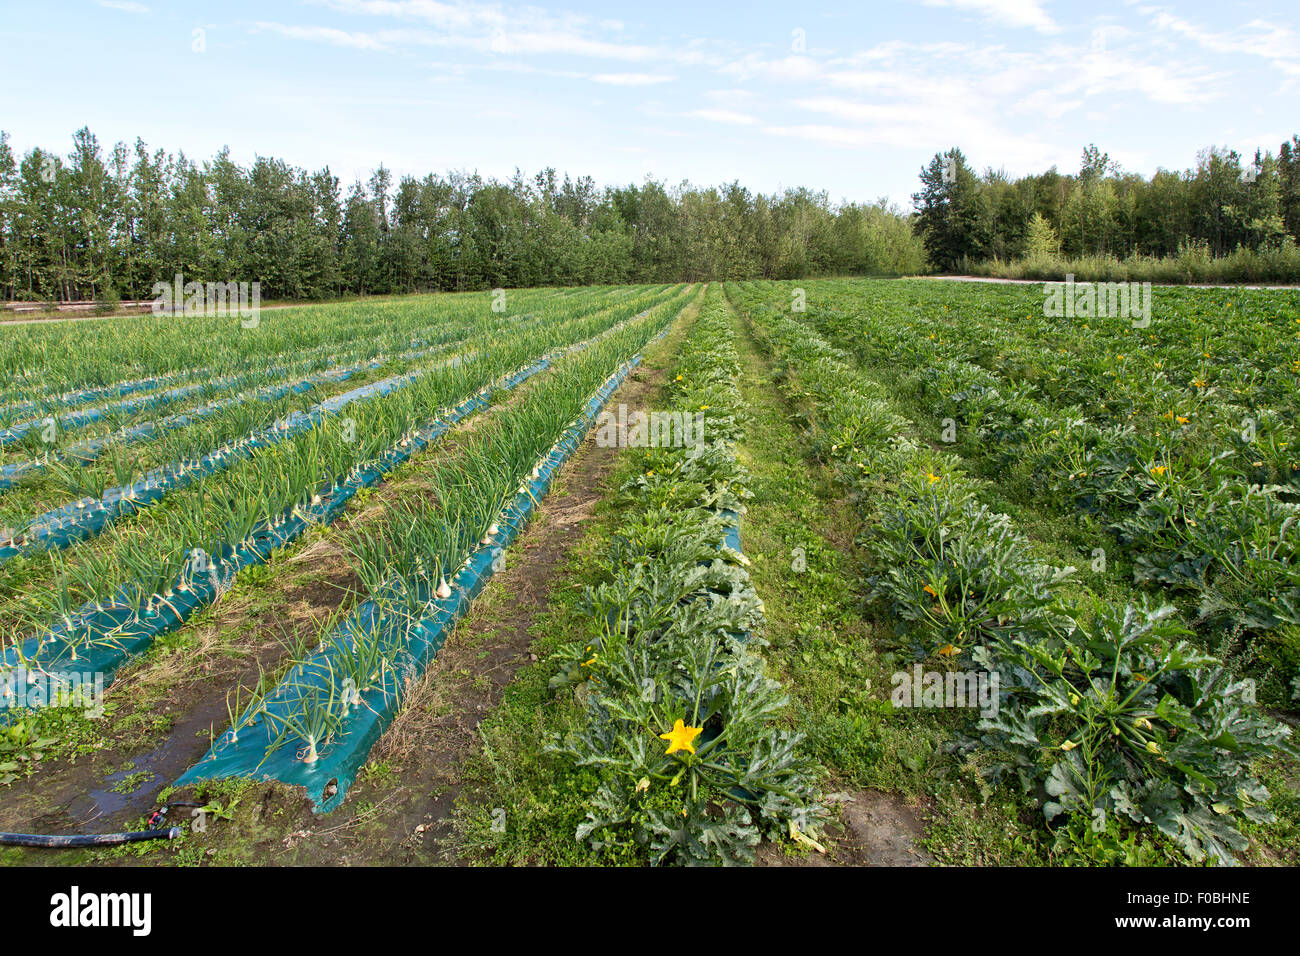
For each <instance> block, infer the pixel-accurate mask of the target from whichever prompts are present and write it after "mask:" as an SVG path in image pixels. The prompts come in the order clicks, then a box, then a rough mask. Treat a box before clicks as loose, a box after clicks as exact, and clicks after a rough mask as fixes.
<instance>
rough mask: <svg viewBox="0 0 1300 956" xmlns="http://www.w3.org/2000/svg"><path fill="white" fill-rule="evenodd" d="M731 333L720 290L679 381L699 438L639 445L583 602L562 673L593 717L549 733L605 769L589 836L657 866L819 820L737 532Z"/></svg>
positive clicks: (739, 506)
mask: <svg viewBox="0 0 1300 956" xmlns="http://www.w3.org/2000/svg"><path fill="white" fill-rule="evenodd" d="M733 334H734V332H733V327H732V321H731V313H730V310H729V309H728V308H727V307H726V305H725V303H723V302H722V301H720V295H719V293H718V292H717V288H716V286H715V287H712V288H710V290H709V291H708V292H707V293H706V297H705V301H704V305H703V309H702V311H701V314H700V316H699V318H698V319H697V320H696V322H695V324H694V326H693V327H692V329H691V331H690V334H689V337H688V338H687V340H686V344H685V346H684V347H683V349H682V352H681V358H680V361H679V363H678V365H677V368H676V376H675V378H674V381H673V385H672V387H671V390H670V391H671V395H672V403H673V407H674V409H675V410H676V411H678V412H680V413H683V414H686V415H690V416H694V415H702V416H703V436H702V438H701V440H700V441H698V442H697V443H695V444H693V445H690V446H686V447H670V448H654V449H650V450H647V451H645V452H643V453H634V454H637V456H638V459H639V460H638V474H637V475H636V477H634V478H632V479H631V480H629V481H628V482H627V483H626V484H625V485H624V486H623V487H622V488H621V490H620V492H619V495H618V499H617V500H618V503H619V505H620V506H621V509H622V510H621V512H620V513H621V514H622V515H624V519H623V522H622V524H621V525H620V526H619V528H618V530H617V531H616V532H615V535H614V537H613V539H612V540H611V541H610V543H609V546H608V548H607V550H606V552H605V553H604V555H603V556H602V558H601V560H600V564H601V565H602V566H603V567H604V568H605V574H604V575H603V577H604V580H602V581H601V582H600V583H598V584H596V585H595V586H592V587H588V588H587V589H586V590H585V592H584V595H583V598H582V603H581V605H580V606H581V607H583V608H584V610H585V613H586V614H587V615H588V616H589V617H590V618H591V620H592V621H593V627H594V628H595V632H594V633H592V634H591V635H590V639H589V640H585V641H582V642H580V643H575V644H572V645H570V646H569V647H568V648H567V649H566V650H565V652H564V653H563V654H562V657H563V658H565V659H567V663H566V664H565V665H564V666H563V667H562V669H561V671H560V673H559V674H557V676H556V677H555V679H554V680H553V681H552V684H553V685H555V686H560V685H564V684H573V685H575V686H577V687H578V688H580V689H581V693H583V694H585V695H586V705H585V720H584V725H583V726H582V727H581V728H580V729H579V730H578V731H576V732H575V733H573V734H570V735H568V736H567V737H565V738H564V739H562V740H561V739H556V740H555V741H554V742H553V743H552V745H551V746H552V749H554V750H556V751H558V752H560V753H562V754H564V755H565V756H567V757H568V758H569V759H571V760H572V761H574V762H575V764H576V765H578V766H583V767H590V768H593V769H594V770H595V771H596V773H597V774H598V784H597V785H596V786H595V787H594V792H593V793H592V794H591V795H590V807H591V809H590V810H589V812H588V815H587V821H586V822H585V823H583V824H582V825H581V826H580V827H579V828H578V831H577V837H578V839H579V840H585V841H587V842H588V843H590V844H591V845H592V846H593V847H609V846H614V847H617V846H621V845H635V846H637V847H638V848H640V849H641V850H642V851H643V852H646V853H647V854H648V855H649V857H650V859H651V860H652V861H653V862H655V863H661V862H678V863H692V862H693V863H736V862H747V861H751V860H752V858H753V853H754V847H755V846H756V845H757V843H758V841H759V838H760V835H761V834H762V833H763V832H768V833H770V834H781V835H783V836H789V835H792V834H797V835H798V836H799V838H801V839H803V840H809V839H810V838H809V837H807V836H806V835H805V834H806V833H807V832H808V831H809V830H811V829H812V828H813V827H814V826H815V825H816V823H817V821H818V819H819V817H820V810H819V808H818V806H817V803H816V796H815V787H814V774H813V771H812V768H811V766H810V764H809V762H808V761H807V759H806V758H805V757H804V756H803V755H802V754H801V753H800V751H799V749H798V744H799V741H800V735H798V734H795V733H792V732H790V731H787V730H785V729H781V728H779V727H778V726H777V725H776V724H777V721H778V720H779V718H780V715H781V713H782V712H783V710H784V708H785V706H786V697H785V695H784V693H783V692H782V690H781V687H780V685H779V684H778V683H777V682H776V681H774V680H771V679H770V678H768V677H766V676H765V675H764V673H763V664H762V660H761V658H760V657H759V656H758V654H757V653H756V652H755V649H754V643H755V641H754V639H753V638H752V637H751V635H752V633H753V632H754V631H756V630H758V629H759V628H760V627H761V626H762V621H763V606H762V602H761V601H760V600H759V599H758V596H757V594H756V593H755V592H754V588H753V585H752V584H751V582H750V579H749V574H748V572H747V571H746V570H745V565H746V564H747V563H748V562H747V561H746V560H745V558H744V556H743V554H742V553H741V551H740V539H739V533H738V528H739V521H740V514H741V513H743V512H744V510H745V506H744V503H743V502H744V499H746V498H747V497H749V496H750V492H749V490H748V489H747V487H746V485H747V483H748V478H747V475H746V473H745V470H744V469H743V467H742V466H741V465H740V464H739V462H738V461H737V459H736V451H735V443H736V441H737V440H738V439H739V437H740V436H741V434H742V424H741V421H742V419H743V415H744V412H743V409H742V402H741V398H740V394H739V392H738V390H737V388H736V384H735V379H736V376H737V374H738V373H739V370H740V365H739V361H738V359H737V355H736V350H735V347H734V345H733V342H732V337H733ZM665 741H666V743H665Z"/></svg>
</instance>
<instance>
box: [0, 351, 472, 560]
mask: <svg viewBox="0 0 1300 956" xmlns="http://www.w3.org/2000/svg"><path fill="white" fill-rule="evenodd" d="M454 344H456V343H455V342H452V343H448V344H444V345H434V346H430V347H429V348H425V349H419V350H416V351H413V352H406V353H403V356H404V357H406V358H415V357H419V356H421V355H427V354H430V353H433V352H437V351H442V350H445V349H446V348H449V347H450V346H451V345H454ZM387 361H388V360H387V359H384V358H377V359H372V360H371V361H369V362H362V363H359V364H356V365H351V366H346V367H343V368H334V369H326V370H325V371H323V372H317V373H315V374H314V375H309V376H307V377H306V378H303V379H302V380H300V381H298V382H294V383H293V384H289V385H275V386H270V387H267V388H262V389H259V390H257V391H256V392H253V393H246V394H243V395H233V396H231V397H229V398H223V399H219V400H217V401H214V402H210V403H209V404H207V405H204V406H202V407H201V408H197V409H191V410H189V411H186V412H179V413H177V414H175V415H170V416H168V417H167V418H162V419H159V420H157V421H153V422H145V423H143V424H141V425H136V426H134V427H132V428H128V429H126V430H125V431H123V432H119V433H118V434H116V435H109V436H107V437H105V438H96V439H93V440H91V441H85V442H79V443H77V444H75V445H71V446H69V447H68V448H67V450H66V452H65V454H64V456H63V457H64V458H65V459H68V458H82V459H86V460H88V459H91V458H94V457H95V456H96V455H98V454H99V453H100V452H101V451H102V450H103V449H104V448H106V447H107V446H108V445H110V444H115V443H123V442H132V441H135V440H136V439H139V438H148V437H150V436H152V435H153V434H155V433H157V432H164V431H174V430H176V429H178V428H184V427H186V426H187V425H192V424H194V423H195V422H197V421H201V420H203V419H205V418H208V417H209V416H211V415H215V414H216V413H217V412H219V411H221V410H222V409H224V408H229V407H232V406H234V405H240V404H243V403H244V402H250V401H259V402H274V401H277V400H279V399H281V398H283V397H284V396H285V395H288V394H290V393H293V394H295V395H301V394H303V393H304V392H308V391H310V390H311V389H312V388H314V387H315V386H317V385H319V384H321V383H322V382H346V381H347V380H348V379H349V378H352V376H354V375H356V374H358V373H364V372H370V371H373V370H375V369H377V368H380V367H381V366H383V365H384V364H385V363H386V362H387ZM46 467H47V462H45V461H44V460H42V459H35V460H33V461H24V462H18V463H16V464H11V465H4V466H2V467H0V492H2V491H6V490H8V489H9V488H12V487H13V486H14V485H15V484H17V483H18V482H19V481H21V480H22V479H23V478H24V477H25V476H27V475H29V474H31V473H33V472H36V471H41V470H43V469H44V468H46ZM40 520H41V519H40V518H38V519H37V521H40ZM0 560H3V557H2V556H0Z"/></svg>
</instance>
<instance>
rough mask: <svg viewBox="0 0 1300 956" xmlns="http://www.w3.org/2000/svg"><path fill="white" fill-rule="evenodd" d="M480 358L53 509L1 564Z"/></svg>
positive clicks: (72, 538)
mask: <svg viewBox="0 0 1300 956" xmlns="http://www.w3.org/2000/svg"><path fill="white" fill-rule="evenodd" d="M478 354H479V353H478V352H477V351H476V352H472V353H469V355H468V356H456V357H455V358H453V359H449V360H448V361H447V362H442V363H439V364H438V365H435V366H431V367H430V368H428V369H422V370H418V371H415V372H407V373H404V374H402V375H397V376H393V377H392V378H386V379H383V380H381V381H378V382H371V383H370V384H368V385H362V386H361V387H360V388H354V389H352V390H351V391H349V392H344V393H343V394H341V395H336V396H334V397H333V398H330V399H327V400H325V401H324V402H320V403H319V404H317V405H315V406H313V407H312V410H311V411H310V412H294V413H293V414H291V415H289V416H288V417H287V418H283V419H281V420H280V421H279V422H277V423H276V424H274V425H271V426H269V427H268V428H265V429H263V430H262V431H261V432H259V433H258V434H257V435H254V436H251V437H245V438H242V439H239V440H237V441H235V442H228V443H227V444H225V445H223V446H221V447H220V448H218V449H216V450H214V451H211V452H208V453H207V454H206V455H204V456H203V457H202V458H200V459H198V461H197V462H194V463H186V462H174V463H172V464H171V465H168V466H167V467H165V468H159V469H156V470H154V471H152V472H150V473H149V474H147V475H145V476H144V477H143V478H141V479H140V480H139V481H136V482H134V483H133V484H130V485H122V486H119V487H116V488H110V489H109V490H108V491H106V492H105V493H104V496H103V497H102V498H100V499H99V500H98V501H96V500H94V499H93V498H83V499H81V500H80V501H74V502H72V503H71V504H67V505H63V506H62V507H60V508H56V509H54V510H52V511H47V512H45V513H44V514H42V515H39V516H37V517H36V518H35V519H34V520H33V521H32V523H31V524H30V525H28V527H27V528H26V529H25V530H24V532H23V536H24V537H25V538H26V539H27V540H26V541H25V543H23V544H21V545H8V546H6V547H3V548H0V563H3V562H4V561H7V560H9V559H10V558H12V557H14V556H15V555H19V554H23V553H26V552H31V551H36V550H40V549H49V548H54V549H58V548H65V547H67V546H68V545H70V544H72V543H74V542H76V541H81V540H83V539H85V538H89V537H93V536H94V535H96V534H98V533H99V532H100V531H101V530H103V528H104V526H105V525H107V524H108V523H109V522H111V521H114V520H116V519H117V518H118V517H120V516H121V515H124V514H131V513H133V512H135V511H140V510H143V509H144V508H147V507H148V506H150V505H152V504H154V503H155V502H156V501H158V500H160V499H161V498H163V497H164V496H166V495H167V494H168V493H169V492H171V491H174V490H176V489H178V488H184V487H186V486H187V485H189V484H191V483H193V482H194V481H196V480H198V479H199V478H203V477H206V476H207V475H210V474H214V473H216V472H218V471H221V470H222V469H224V468H227V467H229V466H230V465H231V464H233V463H234V462H237V461H241V460H243V459H245V458H248V457H249V456H251V455H252V454H253V452H255V451H257V450H258V449H260V448H264V447H267V446H269V445H274V444H278V443H279V442H281V441H283V440H284V439H286V438H289V437H291V436H293V435H296V434H298V433H299V432H303V431H306V430H308V429H311V428H314V427H315V426H316V425H317V424H318V423H319V422H320V421H322V420H323V418H324V416H325V413H327V412H336V411H338V410H339V409H341V408H343V407H344V406H345V405H348V404H350V403H351V402H353V401H356V400H358V399H361V398H371V397H373V396H376V395H379V396H383V395H388V394H390V393H392V392H395V391H397V389H399V388H402V387H404V386H406V385H408V384H410V383H411V382H412V381H414V380H415V379H416V378H419V377H420V376H422V375H424V374H427V373H428V372H430V371H432V370H433V369H434V368H442V367H446V366H454V365H458V364H460V363H461V362H463V361H464V360H465V359H466V358H467V357H477V356H478Z"/></svg>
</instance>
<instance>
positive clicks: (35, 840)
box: [0, 827, 181, 849]
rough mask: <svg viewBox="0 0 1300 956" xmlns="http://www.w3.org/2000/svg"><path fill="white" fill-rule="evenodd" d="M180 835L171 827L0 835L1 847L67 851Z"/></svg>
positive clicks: (167, 838)
mask: <svg viewBox="0 0 1300 956" xmlns="http://www.w3.org/2000/svg"><path fill="white" fill-rule="evenodd" d="M180 835H181V828H180V827H170V828H168V829H166V830H134V831H131V832H129V833H83V834H80V835H78V836H48V835H45V834H39V833H0V845H4V846H39V847H50V848H54V849H66V848H70V847H80V846H117V845H119V844H122V843H137V842H139V841H140V840H175V839H176V838H177V837H179V836H180Z"/></svg>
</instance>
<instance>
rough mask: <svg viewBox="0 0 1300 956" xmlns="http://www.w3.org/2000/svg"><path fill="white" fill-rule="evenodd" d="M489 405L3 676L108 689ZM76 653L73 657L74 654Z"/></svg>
mask: <svg viewBox="0 0 1300 956" xmlns="http://www.w3.org/2000/svg"><path fill="white" fill-rule="evenodd" d="M549 365H550V360H549V359H546V358H543V359H539V360H538V361H537V362H534V363H533V364H532V365H530V366H528V367H526V368H524V369H521V370H519V371H517V372H514V373H512V374H511V375H509V376H507V377H505V378H504V379H502V380H501V382H500V383H499V384H498V385H496V386H495V387H494V388H493V391H497V390H508V389H511V388H514V387H515V386H516V385H518V384H519V383H520V382H523V381H525V380H526V379H528V378H531V377H532V376H533V375H536V374H537V373H538V372H540V371H542V370H543V369H545V368H547V367H549ZM488 404H489V402H488V399H487V398H485V397H484V396H483V394H482V393H479V394H475V395H473V396H471V397H470V398H468V399H466V400H465V401H463V402H461V403H460V404H459V405H457V406H456V407H455V408H453V409H452V410H451V411H450V412H449V413H447V414H446V415H445V416H443V417H441V418H439V419H438V420H437V421H436V422H435V423H433V424H432V425H430V426H428V427H426V428H424V429H422V430H421V431H419V432H417V433H416V434H415V435H414V436H412V438H411V441H409V442H408V443H406V444H404V445H403V444H399V445H398V446H396V447H394V448H391V449H389V451H388V452H387V453H386V454H385V455H384V457H383V458H382V459H380V460H379V461H378V462H377V463H374V464H372V465H370V466H368V467H366V468H365V469H363V470H361V471H358V472H354V473H353V474H352V476H351V477H349V478H348V479H347V480H346V481H344V482H342V483H341V484H340V485H339V486H338V487H337V488H336V489H334V490H333V491H331V492H329V493H328V494H326V495H322V496H321V501H320V503H319V504H315V505H312V506H310V507H307V508H305V509H295V510H292V511H290V512H289V513H287V514H286V515H284V516H282V517H281V519H280V520H279V521H276V522H272V523H269V524H264V525H262V526H260V527H259V528H258V529H256V530H255V531H254V532H253V533H252V534H251V535H250V536H249V539H248V541H247V543H242V544H239V545H229V544H227V545H224V546H223V547H222V550H221V553H220V554H219V555H213V556H209V566H208V570H207V571H202V572H194V571H191V570H189V568H188V566H187V568H186V570H183V571H182V572H181V575H180V577H179V578H178V580H177V582H176V585H175V587H173V589H172V595H171V596H170V597H165V598H164V597H162V596H158V595H155V596H154V598H153V599H151V600H150V601H149V602H147V603H146V605H145V606H144V607H137V606H135V605H126V604H117V605H114V604H108V605H105V604H104V603H103V602H101V603H99V604H94V603H92V604H88V605H87V606H86V607H85V608H84V609H83V610H84V611H85V614H84V615H83V616H82V617H81V618H79V619H78V621H77V622H76V624H75V625H74V626H73V628H71V629H69V628H68V627H67V626H66V625H59V626H58V627H57V628H55V629H52V630H51V632H50V634H49V635H48V636H47V637H46V638H44V639H42V638H36V637H32V638H29V639H28V640H27V641H25V642H24V643H23V645H22V648H21V654H20V653H19V652H18V650H17V649H15V648H10V649H9V650H7V651H6V652H5V653H4V655H3V656H0V672H2V671H6V670H8V669H10V668H17V667H23V666H30V667H34V668H37V669H41V670H46V671H51V669H52V667H53V666H54V665H66V666H67V668H68V669H69V670H75V671H77V672H79V673H85V672H88V671H89V672H96V673H102V674H103V675H104V680H105V685H107V684H108V683H111V681H112V675H113V673H114V672H115V671H116V670H117V668H118V667H120V666H121V665H122V663H123V662H124V661H125V660H126V659H127V658H129V657H131V656H132V655H134V654H136V653H138V652H139V651H141V650H143V649H144V648H145V647H147V646H148V645H149V644H150V643H151V642H152V641H153V640H154V638H156V637H158V636H159V635H161V634H164V633H167V632H168V631H171V630H174V629H175V628H177V627H179V626H180V625H181V624H183V623H184V622H185V621H186V620H188V619H189V617H190V615H192V614H193V613H194V611H195V610H197V609H199V608H201V607H204V606H206V605H208V604H210V603H211V602H212V601H214V600H215V599H216V598H217V597H218V595H219V594H220V593H221V591H222V590H223V589H224V588H225V587H226V586H228V584H229V582H230V581H231V580H232V579H233V578H234V576H235V574H237V573H238V572H239V571H240V570H242V569H243V568H245V567H248V566H249V565H252V564H260V563H262V562H264V561H266V560H267V559H268V558H269V557H270V555H271V554H272V552H274V551H275V550H276V549H277V548H280V547H283V546H284V545H285V544H287V543H288V542H290V541H292V540H293V539H295V538H296V537H298V536H299V535H300V534H302V533H303V532H304V531H305V530H307V528H308V527H310V526H311V525H313V524H329V523H330V522H332V521H333V520H334V519H335V518H336V517H337V516H338V515H339V513H340V512H341V511H342V509H343V508H344V507H345V506H346V505H347V503H348V501H349V500H351V498H352V497H353V495H355V494H356V493H357V492H358V491H360V490H361V489H362V488H365V487H367V486H369V485H372V484H374V483H375V482H376V481H378V480H379V479H380V478H381V477H382V476H383V475H384V474H386V473H387V472H389V471H391V470H392V469H393V468H396V467H397V466H398V465H400V464H402V463H403V462H405V461H406V460H407V459H409V458H410V457H411V456H412V455H414V454H415V453H416V452H418V451H420V450H422V449H424V448H425V447H427V446H428V445H430V444H431V443H433V442H435V441H437V440H438V439H439V438H441V437H442V436H443V435H444V434H445V433H446V432H447V430H448V429H450V428H451V427H452V426H453V425H455V424H456V423H457V422H459V421H460V420H461V419H463V418H465V417H466V416H467V415H469V414H471V413H473V412H475V411H477V410H479V409H480V408H484V407H486V406H487V405H488ZM60 635H62V636H60ZM82 635H89V636H90V637H91V640H90V642H87V641H85V640H83V639H82ZM74 649H75V652H76V654H77V656H76V657H75V658H73V657H72V656H71V654H72V653H73V650H74Z"/></svg>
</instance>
